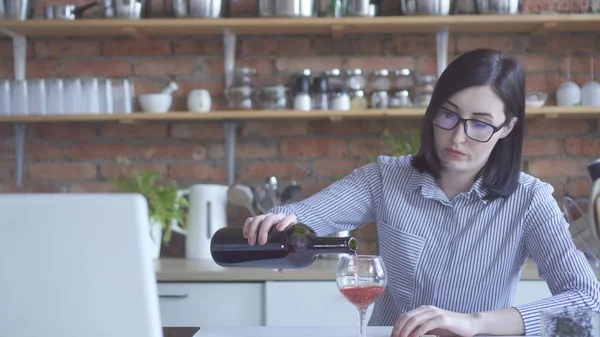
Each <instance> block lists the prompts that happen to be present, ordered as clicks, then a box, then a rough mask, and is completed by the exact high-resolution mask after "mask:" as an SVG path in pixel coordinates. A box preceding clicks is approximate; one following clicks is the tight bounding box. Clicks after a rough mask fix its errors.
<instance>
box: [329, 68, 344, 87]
mask: <svg viewBox="0 0 600 337" xmlns="http://www.w3.org/2000/svg"><path fill="white" fill-rule="evenodd" d="M325 78H327V87H328V88H329V90H330V91H331V92H335V91H336V90H338V89H343V88H344V87H345V85H346V83H344V79H343V78H342V74H341V73H340V70H339V69H331V70H328V71H326V72H325Z"/></svg>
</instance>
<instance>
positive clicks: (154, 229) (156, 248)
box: [148, 220, 162, 259]
mask: <svg viewBox="0 0 600 337" xmlns="http://www.w3.org/2000/svg"><path fill="white" fill-rule="evenodd" d="M150 226H151V228H150V233H149V235H148V240H150V244H149V245H148V247H149V249H150V256H151V257H152V259H158V258H159V257H160V246H161V244H162V226H161V225H160V223H159V222H157V221H152V220H150Z"/></svg>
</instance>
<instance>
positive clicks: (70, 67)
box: [63, 59, 131, 77]
mask: <svg viewBox="0 0 600 337" xmlns="http://www.w3.org/2000/svg"><path fill="white" fill-rule="evenodd" d="M63 75H65V76H99V77H119V76H129V75H131V64H130V63H129V61H128V60H120V59H107V60H89V59H86V60H65V61H64V64H63Z"/></svg>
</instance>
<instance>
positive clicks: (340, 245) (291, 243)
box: [210, 224, 358, 269]
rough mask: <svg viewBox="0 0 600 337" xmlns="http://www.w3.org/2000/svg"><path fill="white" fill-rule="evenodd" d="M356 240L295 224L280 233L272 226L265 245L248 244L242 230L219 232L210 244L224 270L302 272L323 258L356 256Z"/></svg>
mask: <svg viewBox="0 0 600 337" xmlns="http://www.w3.org/2000/svg"><path fill="white" fill-rule="evenodd" d="M357 246H358V242H357V241H356V239H355V238H353V237H320V236H317V235H316V233H315V232H314V231H313V230H312V228H310V227H309V226H307V225H304V224H295V225H292V226H289V227H287V228H286V229H285V230H284V231H279V230H277V229H275V227H272V228H271V230H270V231H269V234H268V236H267V242H266V243H265V244H259V243H256V244H255V245H252V246H251V245H250V244H248V239H246V238H244V235H243V233H242V229H241V228H231V227H225V228H221V229H219V230H218V231H217V232H216V233H215V234H214V235H213V237H212V239H211V241H210V253H211V255H212V258H213V260H214V261H215V262H216V263H217V264H218V265H220V266H223V267H251V268H271V269H300V268H305V267H308V266H310V265H311V264H312V263H313V262H314V261H315V260H316V259H317V257H318V256H319V255H324V254H344V253H346V254H352V255H353V254H355V252H356V249H357Z"/></svg>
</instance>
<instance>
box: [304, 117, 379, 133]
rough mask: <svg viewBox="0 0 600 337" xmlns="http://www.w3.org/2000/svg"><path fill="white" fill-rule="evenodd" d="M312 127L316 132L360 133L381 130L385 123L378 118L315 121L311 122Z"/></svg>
mask: <svg viewBox="0 0 600 337" xmlns="http://www.w3.org/2000/svg"><path fill="white" fill-rule="evenodd" d="M311 128H312V130H313V132H314V133H315V134H330V135H336V134H342V135H359V134H370V133H378V132H381V131H382V130H383V124H382V123H381V121H378V120H349V121H348V120H347V121H343V122H330V121H315V122H312V123H311Z"/></svg>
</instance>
